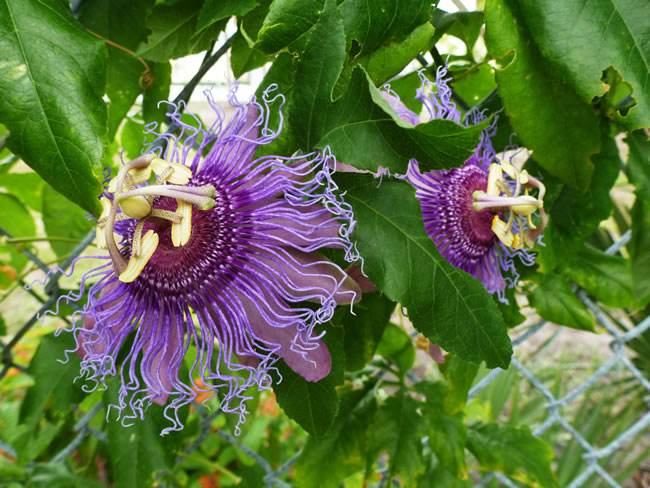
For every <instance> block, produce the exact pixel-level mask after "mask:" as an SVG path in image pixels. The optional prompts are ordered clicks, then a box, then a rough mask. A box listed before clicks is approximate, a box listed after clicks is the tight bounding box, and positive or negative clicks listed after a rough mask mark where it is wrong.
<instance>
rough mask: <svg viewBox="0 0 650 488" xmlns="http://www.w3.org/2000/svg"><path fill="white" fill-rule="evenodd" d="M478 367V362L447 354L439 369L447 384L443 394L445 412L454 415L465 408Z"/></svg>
mask: <svg viewBox="0 0 650 488" xmlns="http://www.w3.org/2000/svg"><path fill="white" fill-rule="evenodd" d="M478 368H479V365H478V364H476V363H471V362H469V361H465V360H463V359H461V358H459V357H458V356H455V355H450V356H448V357H447V359H446V360H445V362H444V363H443V364H442V366H441V370H442V373H443V374H444V375H445V379H446V380H447V386H448V388H447V391H446V392H445V395H444V397H445V399H444V409H445V411H446V412H447V413H449V414H451V415H455V414H457V413H459V412H461V411H462V410H463V409H464V408H465V404H466V403H467V395H468V393H469V390H470V388H471V387H472V385H473V384H474V379H475V378H476V375H477V374H478Z"/></svg>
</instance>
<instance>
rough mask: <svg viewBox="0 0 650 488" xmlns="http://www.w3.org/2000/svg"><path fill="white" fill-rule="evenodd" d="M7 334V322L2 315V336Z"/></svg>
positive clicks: (0, 321)
mask: <svg viewBox="0 0 650 488" xmlns="http://www.w3.org/2000/svg"><path fill="white" fill-rule="evenodd" d="M4 335H7V322H5V319H4V317H3V316H2V315H0V337H2V336H4Z"/></svg>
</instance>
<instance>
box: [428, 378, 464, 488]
mask: <svg viewBox="0 0 650 488" xmlns="http://www.w3.org/2000/svg"><path fill="white" fill-rule="evenodd" d="M416 389H417V390H418V392H420V393H422V394H423V395H424V396H425V397H426V400H427V401H426V402H425V403H424V404H423V405H422V411H423V415H424V418H425V419H426V420H427V430H426V432H427V434H428V436H429V448H430V449H431V450H432V451H433V452H434V453H435V455H436V458H437V459H438V462H439V465H440V467H441V468H442V469H444V470H445V471H447V472H449V473H451V475H453V477H454V478H457V479H458V478H467V466H466V464H465V443H466V439H467V429H466V427H465V425H464V423H463V412H462V411H460V412H456V413H453V414H451V413H450V412H448V411H447V410H446V405H447V404H449V405H451V404H452V403H453V401H451V400H450V399H449V397H448V395H449V390H448V388H447V387H446V385H444V384H443V383H440V382H436V383H428V382H424V381H423V382H420V383H418V384H417V385H416ZM452 486H453V485H452Z"/></svg>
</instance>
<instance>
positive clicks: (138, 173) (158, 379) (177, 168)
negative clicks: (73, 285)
mask: <svg viewBox="0 0 650 488" xmlns="http://www.w3.org/2000/svg"><path fill="white" fill-rule="evenodd" d="M275 89H276V87H275V86H271V87H269V88H268V89H267V90H266V91H265V93H264V95H263V100H262V102H261V103H258V102H256V101H255V100H253V101H251V102H250V103H247V104H240V103H239V102H237V101H236V99H235V97H234V93H233V94H231V99H230V103H231V105H232V107H233V110H234V115H233V116H232V117H231V118H230V120H229V121H228V122H227V123H226V122H225V121H224V117H223V115H222V114H221V112H220V110H219V109H218V107H217V105H216V103H215V102H214V100H212V98H211V97H210V96H209V94H208V101H209V103H210V106H211V107H212V109H213V110H214V112H215V113H216V115H217V120H216V122H215V123H214V124H213V125H212V126H211V127H209V128H206V129H204V128H201V127H200V126H199V127H194V126H191V125H188V124H186V123H184V122H183V121H182V120H181V113H180V111H179V110H178V107H174V106H171V111H170V113H169V114H168V115H169V116H170V118H171V121H172V122H173V124H174V125H175V126H176V127H177V128H178V130H179V131H180V135H174V134H171V133H163V134H158V133H156V132H155V130H156V129H155V127H149V128H148V132H149V133H150V134H153V135H154V136H155V137H156V141H155V142H154V143H153V144H152V146H151V148H150V151H149V152H148V153H147V154H145V155H143V156H141V157H139V158H137V159H136V160H134V161H131V162H130V163H127V164H126V165H124V166H123V167H122V169H121V171H120V173H119V174H118V176H117V178H115V179H114V180H113V181H111V183H110V184H109V185H108V188H107V189H106V191H105V193H104V197H103V198H102V205H103V206H104V213H103V214H102V217H101V218H100V219H99V221H98V244H99V245H100V246H101V245H102V244H105V246H106V248H107V249H108V254H109V256H102V259H103V260H104V262H103V263H102V264H100V265H99V266H98V267H96V268H95V269H93V270H92V271H90V272H88V273H86V274H85V275H84V276H83V278H82V285H81V286H82V290H87V293H88V298H87V303H86V305H85V306H84V308H83V311H82V312H81V320H79V321H78V323H77V324H76V325H75V326H74V328H73V332H74V335H75V338H76V342H77V349H76V351H77V353H78V354H79V355H80V356H81V358H82V363H81V376H82V377H84V378H85V379H86V380H88V381H89V383H90V387H91V388H92V387H93V386H95V385H103V384H104V383H105V379H106V378H107V376H110V375H115V374H118V375H119V377H120V380H121V383H120V391H119V399H118V402H117V404H116V405H113V406H112V407H113V408H116V409H117V411H118V412H119V414H120V415H121V418H122V422H123V423H128V422H130V421H131V419H135V418H142V417H143V415H144V411H145V410H146V408H147V407H148V406H149V405H150V404H151V403H157V404H160V405H165V416H166V417H167V418H168V419H169V420H170V421H171V426H169V427H168V428H166V429H165V430H164V431H163V433H167V432H169V431H172V430H178V429H180V428H182V424H181V422H180V421H179V418H178V415H177V411H178V409H179V408H180V407H182V406H184V405H187V404H188V403H190V402H192V401H193V399H195V398H196V396H197V395H198V394H200V393H205V392H208V393H210V392H212V393H215V395H216V397H217V398H218V399H219V401H220V408H221V410H222V411H224V412H232V413H235V414H237V415H238V416H239V421H240V422H241V421H243V419H244V418H245V415H246V400H247V399H249V398H250V390H251V389H252V388H258V389H267V388H269V387H270V384H271V382H272V381H273V379H274V378H273V377H274V376H279V375H278V374H277V369H276V368H275V367H274V365H275V363H276V362H277V361H278V359H279V358H282V359H283V360H284V362H285V363H286V364H287V365H288V366H289V367H290V368H291V369H293V370H294V371H295V372H296V373H298V374H299V375H301V376H302V377H303V378H305V379H306V380H307V381H312V382H313V381H319V380H320V379H322V378H324V377H325V376H326V375H327V374H329V371H330V368H331V358H330V353H329V351H328V349H327V346H326V345H325V343H324V342H323V340H322V336H323V334H324V333H325V331H324V330H322V327H320V324H323V323H325V322H327V321H328V320H330V318H331V317H332V314H333V313H334V309H335V307H336V306H337V305H338V304H352V303H353V302H355V301H357V300H358V298H360V290H359V287H358V285H357V283H356V282H355V281H354V280H353V279H352V278H351V277H350V276H348V275H347V274H346V272H344V271H343V270H342V269H341V268H340V267H339V266H338V265H335V264H334V263H332V262H331V261H329V260H328V259H326V258H325V257H324V256H323V255H322V254H321V253H320V252H319V251H320V250H322V249H325V248H335V249H340V250H341V251H342V252H343V254H344V256H345V259H346V260H347V261H348V262H353V261H357V260H358V259H359V256H358V254H357V252H356V249H355V247H354V245H353V243H352V242H351V241H350V234H351V232H352V230H353V227H354V220H353V216H352V211H351V207H350V206H349V205H348V204H346V203H345V202H344V201H343V200H342V199H341V198H340V197H339V195H338V193H337V187H336V185H335V183H334V182H333V180H332V178H331V172H332V168H334V167H335V161H334V158H333V157H332V155H331V154H330V153H329V151H328V150H325V151H324V152H322V153H310V154H303V155H299V156H293V157H280V156H262V157H258V158H256V157H255V152H256V150H257V148H258V147H260V146H262V145H264V144H268V143H269V142H271V141H272V140H274V139H275V138H276V137H277V136H278V134H279V132H280V130H281V126H282V116H281V112H280V126H279V127H278V128H277V130H273V129H272V128H271V127H269V110H270V105H271V104H275V105H279V110H281V108H282V105H283V103H284V98H283V97H282V96H281V95H278V94H274V91H275ZM80 295H81V294H80ZM68 298H69V299H71V300H75V299H78V298H79V295H77V296H69V297H68ZM191 349H193V351H192V353H193V356H192V357H195V359H193V360H192V361H189V360H187V359H186V357H187V356H188V351H190V350H191ZM118 354H120V355H123V356H124V360H123V361H122V362H121V365H118V364H117V357H118ZM184 364H185V366H186V367H185V368H183V365H184ZM183 370H185V371H186V372H185V373H183V372H182V371H183ZM238 425H239V422H238Z"/></svg>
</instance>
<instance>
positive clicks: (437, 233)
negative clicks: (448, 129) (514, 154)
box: [384, 67, 547, 301]
mask: <svg viewBox="0 0 650 488" xmlns="http://www.w3.org/2000/svg"><path fill="white" fill-rule="evenodd" d="M446 75H447V71H446V69H445V68H444V67H441V68H439V69H438V71H437V74H436V81H435V87H434V86H433V83H431V81H430V80H429V79H428V78H427V77H426V76H424V74H423V73H420V78H421V80H422V85H421V87H420V88H419V89H418V91H417V95H416V98H417V99H418V100H419V101H420V102H421V103H422V104H423V106H424V108H425V110H426V114H425V115H426V119H427V120H433V119H445V120H451V121H453V122H456V123H459V124H461V123H462V124H465V125H472V124H477V123H479V122H481V121H482V120H483V119H484V117H483V114H481V113H479V112H476V111H470V112H468V114H467V115H466V116H465V117H464V118H463V117H462V115H461V113H460V111H459V110H458V109H457V108H456V105H455V104H454V102H453V101H452V98H451V95H452V92H451V89H450V88H449V84H448V82H449V79H447V78H446ZM384 98H385V99H386V101H387V102H388V103H389V105H390V106H391V107H392V108H393V109H394V110H395V113H396V114H397V115H398V116H399V117H400V118H401V119H402V120H404V121H406V122H409V123H411V124H413V125H417V123H419V120H420V117H419V116H418V114H415V113H414V112H412V111H411V110H409V109H408V108H407V107H406V106H405V105H404V104H403V103H402V102H401V100H400V99H399V98H398V97H397V96H396V95H395V94H394V93H392V92H390V91H389V89H387V90H386V91H385V92H384ZM495 126H496V121H495V123H493V124H492V125H491V126H490V127H488V128H487V129H486V130H484V131H483V133H482V134H481V139H480V142H479V144H478V146H477V147H476V149H475V151H474V154H472V156H470V158H469V159H468V160H467V161H465V163H464V164H463V166H461V167H459V168H454V169H449V170H434V171H428V172H425V173H422V172H420V168H419V164H418V162H417V161H415V160H411V161H410V162H409V166H408V170H407V173H406V176H405V178H406V179H407V180H408V181H409V183H411V184H412V185H413V186H414V187H415V190H416V192H415V195H416V197H417V199H418V200H419V202H420V207H421V208H422V217H423V221H424V227H425V230H426V232H427V234H428V235H429V237H430V238H431V239H432V240H433V242H434V243H435V245H436V247H437V249H438V251H439V252H440V254H441V255H442V256H444V257H445V258H446V259H447V260H448V261H449V262H450V263H451V264H453V265H454V266H456V267H458V268H460V269H462V270H464V271H467V272H468V273H470V274H471V275H472V276H474V277H475V278H477V279H479V280H480V281H481V282H482V283H483V284H484V285H485V288H486V289H487V291H488V292H490V293H496V294H497V295H498V297H499V299H500V300H501V301H506V299H505V289H506V286H510V287H514V286H515V285H516V282H517V280H518V278H519V275H518V273H517V269H516V267H515V264H514V258H515V257H517V258H519V259H520V260H521V261H522V262H523V263H524V264H526V265H529V266H530V265H532V264H534V262H535V256H534V254H533V253H532V252H530V251H529V249H530V248H532V247H533V246H534V245H535V244H536V242H537V241H538V238H539V237H540V236H541V233H542V231H543V229H544V226H545V225H546V220H547V218H546V214H545V213H544V207H543V198H544V192H545V189H544V185H542V183H541V182H540V181H539V180H538V179H537V178H534V177H533V176H531V175H529V174H528V172H527V171H526V170H522V169H520V168H518V167H517V166H516V165H514V164H511V163H510V162H508V161H506V160H505V159H503V158H498V157H497V155H496V153H495V151H494V148H493V147H492V143H491V137H493V136H494V133H495V130H496V128H495ZM531 193H533V194H535V196H533V194H531ZM535 212H539V214H540V219H539V222H538V223H537V224H535V223H534V222H533V219H532V216H533V214H534V213H535Z"/></svg>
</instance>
